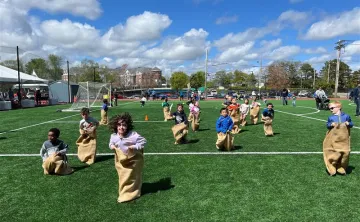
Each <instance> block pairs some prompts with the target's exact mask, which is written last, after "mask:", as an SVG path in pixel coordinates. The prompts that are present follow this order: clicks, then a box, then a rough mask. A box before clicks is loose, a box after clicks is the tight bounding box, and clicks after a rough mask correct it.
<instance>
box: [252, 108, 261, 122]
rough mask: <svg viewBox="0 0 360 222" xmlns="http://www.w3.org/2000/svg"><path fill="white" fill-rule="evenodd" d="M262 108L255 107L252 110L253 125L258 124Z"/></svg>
mask: <svg viewBox="0 0 360 222" xmlns="http://www.w3.org/2000/svg"><path fill="white" fill-rule="evenodd" d="M259 112H260V107H259V106H255V107H253V108H252V109H251V110H250V121H251V123H252V124H257V122H258V119H259Z"/></svg>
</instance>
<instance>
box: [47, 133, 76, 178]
mask: <svg viewBox="0 0 360 222" xmlns="http://www.w3.org/2000/svg"><path fill="white" fill-rule="evenodd" d="M59 136H60V130H59V129H57V128H51V129H50V130H49V132H48V140H47V141H45V142H44V144H43V145H42V147H41V149H40V155H41V158H42V160H43V164H42V167H43V169H44V174H46V175H48V174H57V175H67V174H71V173H72V172H74V170H73V169H72V168H70V166H69V164H68V161H67V156H66V152H67V150H68V149H69V146H68V145H67V144H65V143H64V142H63V141H62V140H59Z"/></svg>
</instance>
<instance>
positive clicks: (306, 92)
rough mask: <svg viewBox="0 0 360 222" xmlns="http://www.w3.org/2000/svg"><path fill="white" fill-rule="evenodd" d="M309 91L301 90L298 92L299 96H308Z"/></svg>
mask: <svg viewBox="0 0 360 222" xmlns="http://www.w3.org/2000/svg"><path fill="white" fill-rule="evenodd" d="M309 93H310V92H309V91H307V90H301V91H300V92H299V94H298V96H299V97H308V96H309Z"/></svg>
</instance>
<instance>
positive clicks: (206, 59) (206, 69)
mask: <svg viewBox="0 0 360 222" xmlns="http://www.w3.org/2000/svg"><path fill="white" fill-rule="evenodd" d="M207 72H208V49H206V55H205V87H204V93H205V100H206V99H207V93H206V91H207V89H206V82H207V75H208V73H207Z"/></svg>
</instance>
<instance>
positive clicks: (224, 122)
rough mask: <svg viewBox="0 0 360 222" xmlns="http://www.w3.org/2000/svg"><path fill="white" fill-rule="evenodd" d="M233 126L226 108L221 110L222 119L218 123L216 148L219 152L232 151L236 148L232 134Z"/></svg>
mask: <svg viewBox="0 0 360 222" xmlns="http://www.w3.org/2000/svg"><path fill="white" fill-rule="evenodd" d="M233 125H234V123H233V121H232V119H231V117H230V116H229V115H228V110H227V109H226V108H221V110H220V117H219V118H218V120H217V121H216V132H217V141H216V148H217V149H218V150H224V149H225V150H227V151H230V150H232V149H233V148H234V138H233V137H232V136H231V134H230V132H231V130H232V128H233Z"/></svg>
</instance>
